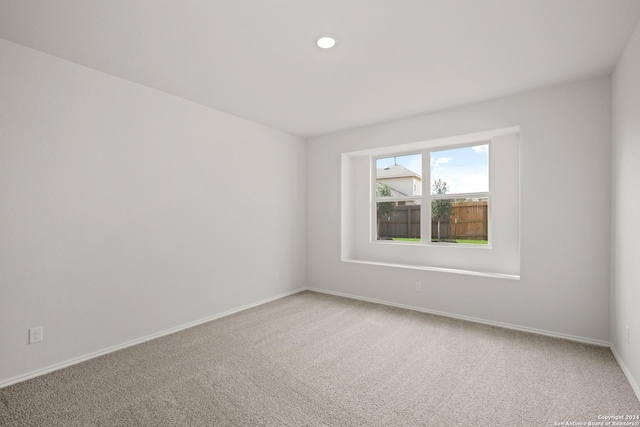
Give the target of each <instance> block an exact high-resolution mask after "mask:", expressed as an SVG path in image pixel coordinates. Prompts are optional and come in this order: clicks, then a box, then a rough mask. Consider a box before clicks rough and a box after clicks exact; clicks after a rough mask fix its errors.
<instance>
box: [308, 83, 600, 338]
mask: <svg viewBox="0 0 640 427" xmlns="http://www.w3.org/2000/svg"><path fill="white" fill-rule="evenodd" d="M610 108H611V104H610V80H609V78H608V77H606V76H604V77H600V78H595V79H590V80H586V81H581V82H576V83H572V84H567V85H562V86H557V87H552V88H548V89H545V90H538V91H535V92H530V93H526V94H521V95H517V96H512V97H508V98H502V99H498V100H495V101H492V102H485V103H480V104H475V105H470V106H466V107H463V108H457V109H452V110H447V111H442V112H439V113H434V114H427V115H423V116H418V117H414V118H408V119H404V120H399V121H394V122H389V123H383V124H379V125H374V126H368V127H364V128H360V129H354V130H350V131H345V132H339V133H336V134H332V135H327V136H323V137H318V138H314V139H312V140H310V141H309V144H308V147H307V168H308V175H307V179H308V181H307V207H308V215H307V226H308V230H307V285H308V286H309V287H312V288H318V289H323V290H326V291H330V292H339V293H346V294H351V295H357V296H360V297H366V298H372V299H379V300H384V301H388V302H392V303H396V304H405V305H411V306H415V307H419V308H423V309H428V310H434V311H440V312H446V313H451V314H455V315H459V316H466V317H472V318H477V319H483V320H487V321H491V322H499V323H506V324H511V325H516V326H520V327H525V328H533V329H537V330H541V331H549V332H552V333H555V334H559V335H565V336H573V337H579V338H583V339H585V340H591V341H598V342H606V341H608V340H609V273H610V271H609V249H610V243H609V240H610V239H609V232H610V228H609V223H610V219H611V215H610V208H609V204H610V203H609V199H610V197H609V194H610V189H611V186H610V184H611V169H610V167H611V166H610V161H611V156H610V153H611V151H610V149H611V123H610ZM512 126H520V128H521V138H522V139H521V146H520V157H521V189H520V190H521V191H520V194H521V269H520V274H521V280H520V281H514V280H505V279H500V278H490V277H475V276H468V275H460V274H452V273H441V272H433V271H420V270H410V269H403V268H396V267H386V266H372V265H363V264H352V263H344V262H341V261H340V249H341V242H340V234H341V233H340V197H341V195H340V180H341V169H340V165H341V163H340V162H341V153H344V152H351V151H358V150H365V149H371V148H377V147H384V146H388V145H393V144H406V143H411V142H416V141H424V140H429V139H435V138H444V137H451V136H456V135H464V134H468V133H474V132H480V131H486V130H492V129H500V128H507V127H512ZM363 220H368V219H363ZM416 281H420V282H422V291H421V292H416V291H415V282H416Z"/></svg>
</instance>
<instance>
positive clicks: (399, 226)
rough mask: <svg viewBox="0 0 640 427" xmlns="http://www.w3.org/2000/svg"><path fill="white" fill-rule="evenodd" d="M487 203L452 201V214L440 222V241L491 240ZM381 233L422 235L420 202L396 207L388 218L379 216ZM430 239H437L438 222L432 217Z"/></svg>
mask: <svg viewBox="0 0 640 427" xmlns="http://www.w3.org/2000/svg"><path fill="white" fill-rule="evenodd" d="M487 208H488V204H487V202H486V201H480V202H453V203H452V204H451V216H450V217H449V218H448V219H446V220H444V221H440V240H455V239H466V240H488V211H487ZM379 227H380V229H379V233H378V235H379V236H380V237H381V238H384V237H404V238H419V237H420V205H405V206H395V207H394V212H393V214H392V215H391V216H389V217H383V218H380V221H379ZM431 238H432V239H434V240H435V239H437V238H438V221H436V220H434V219H432V220H431Z"/></svg>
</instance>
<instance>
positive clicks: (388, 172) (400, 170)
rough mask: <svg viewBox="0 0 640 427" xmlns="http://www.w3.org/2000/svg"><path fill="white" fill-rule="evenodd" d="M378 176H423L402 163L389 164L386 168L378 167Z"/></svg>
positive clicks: (379, 177) (382, 177)
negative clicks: (401, 164)
mask: <svg viewBox="0 0 640 427" xmlns="http://www.w3.org/2000/svg"><path fill="white" fill-rule="evenodd" d="M377 177H378V179H385V178H405V177H415V178H420V179H422V177H421V176H420V175H418V174H417V173H415V172H413V171H411V170H409V169H407V168H405V167H404V166H400V165H392V166H388V167H386V168H378V169H377Z"/></svg>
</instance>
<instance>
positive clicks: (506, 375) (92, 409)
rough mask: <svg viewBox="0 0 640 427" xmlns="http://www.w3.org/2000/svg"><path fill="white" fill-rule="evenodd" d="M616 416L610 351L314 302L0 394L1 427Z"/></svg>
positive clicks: (483, 422) (437, 422) (235, 320)
mask: <svg viewBox="0 0 640 427" xmlns="http://www.w3.org/2000/svg"><path fill="white" fill-rule="evenodd" d="M36 408H37V409H36ZM620 414H628V415H634V414H640V402H638V400H637V398H636V397H635V395H634V394H633V391H632V389H631V387H630V385H629V383H628V382H627V380H626V379H625V377H624V374H623V373H622V371H621V370H620V367H619V366H618V365H617V364H616V362H615V360H614V357H613V355H612V354H611V352H610V350H609V349H607V348H602V347H597V346H590V345H585V344H579V343H575V342H570V341H565V340H560V339H554V338H548V337H543V336H538V335H532V334H526V333H521V332H516V331H510V330H504V329H500V328H495V327H490V326H485V325H479V324H474V323H469V322H464V321H459V320H454V319H449V318H444V317H439V316H434V315H428V314H424V313H418V312H414V311H408V310H402V309H398V308H392V307H387V306H382V305H376V304H371V303H366V302H361V301H355V300H350V299H345V298H340V297H334V296H329V295H323V294H318V293H313V292H302V293H299V294H296V295H292V296H290V297H287V298H283V299H280V300H277V301H274V302H271V303H268V304H265V305H262V306H259V307H255V308H252V309H250V310H246V311H243V312H241V313H237V314H234V315H231V316H228V317H225V318H222V319H218V320H215V321H213V322H209V323H207V324H204V325H200V326H197V327H194V328H191V329H189V330H186V331H182V332H179V333H176V334H173V335H169V336H166V337H163V338H160V339H157V340H154V341H149V342H147V343H144V344H141V345H138V346H135V347H131V348H128V349H125V350H121V351H118V352H115V353H111V354H109V355H106V356H103V357H100V358H97V359H93V360H90V361H88V362H84V363H82V364H79V365H75V366H72V367H70V368H66V369H63V370H60V371H57V372H54V373H51V374H48V375H45V376H42V377H39V378H35V379H33V380H29V381H26V382H23V383H20V384H16V385H13V386H10V387H6V388H4V389H2V390H0V425H3V426H5V425H6V426H14V425H15V426H23V425H24V426H27V425H28V426H93V425H99V426H127V425H131V426H258V425H267V426H306V425H313V426H553V425H554V423H561V422H565V423H566V422H584V423H588V422H589V421H591V422H597V421H600V420H599V419H598V417H599V416H607V415H620ZM556 425H558V424H556Z"/></svg>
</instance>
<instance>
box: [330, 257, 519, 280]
mask: <svg viewBox="0 0 640 427" xmlns="http://www.w3.org/2000/svg"><path fill="white" fill-rule="evenodd" d="M342 262H350V263H354V264H369V265H378V266H381V267H396V268H407V269H412V270H426V271H437V272H439V273H452V274H465V275H468V276H481V277H493V278H497V279H509V280H520V275H516V274H503V273H491V272H486V271H473V270H459V269H454V268H442V267H429V266H426V265H413V264H395V263H387V262H378V261H366V260H361V259H343V260H342Z"/></svg>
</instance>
